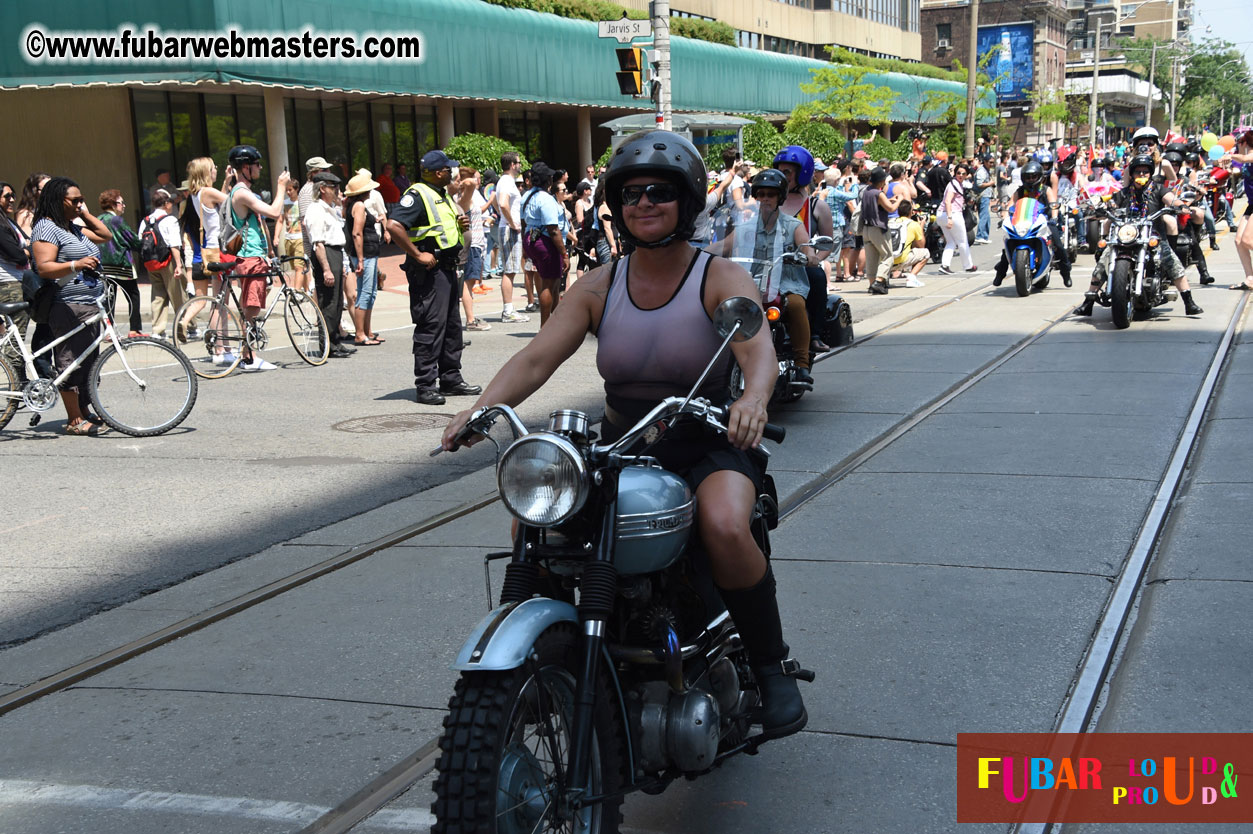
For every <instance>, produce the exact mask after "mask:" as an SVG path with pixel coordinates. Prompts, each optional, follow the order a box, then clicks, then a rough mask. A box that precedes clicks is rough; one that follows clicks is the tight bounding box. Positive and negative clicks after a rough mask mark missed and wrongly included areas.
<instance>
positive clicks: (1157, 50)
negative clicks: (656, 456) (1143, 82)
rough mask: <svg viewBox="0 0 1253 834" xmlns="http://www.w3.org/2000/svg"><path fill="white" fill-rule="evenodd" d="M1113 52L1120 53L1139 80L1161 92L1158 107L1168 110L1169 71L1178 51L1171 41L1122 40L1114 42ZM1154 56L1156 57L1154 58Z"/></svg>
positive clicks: (1150, 37)
mask: <svg viewBox="0 0 1253 834" xmlns="http://www.w3.org/2000/svg"><path fill="white" fill-rule="evenodd" d="M1115 43H1116V46H1114V47H1113V49H1114V51H1116V52H1121V53H1122V56H1123V59H1124V60H1126V62H1127V66H1128V67H1129V68H1131V69H1132V70H1134V71H1135V72H1136V73H1137V74H1138V75H1139V76H1140V77H1141V78H1143V79H1147V80H1148V81H1149V82H1151V83H1152V84H1153V85H1154V86H1155V87H1157V89H1159V90H1161V93H1162V100H1161V104H1160V105H1158V106H1160V107H1163V108H1165V109H1166V110H1169V109H1170V71H1171V62H1172V61H1173V60H1174V59H1175V57H1176V55H1178V54H1179V53H1180V50H1179V49H1178V48H1176V47H1175V46H1174V44H1173V42H1172V41H1167V40H1161V39H1159V38H1154V37H1152V36H1146V37H1143V38H1122V39H1120V40H1117V41H1115ZM1154 56H1156V57H1154ZM1150 67H1151V68H1152V69H1153V77H1152V78H1149V68H1150Z"/></svg>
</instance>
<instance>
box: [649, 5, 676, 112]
mask: <svg viewBox="0 0 1253 834" xmlns="http://www.w3.org/2000/svg"><path fill="white" fill-rule="evenodd" d="M651 6H652V9H651V11H652V15H651V16H652V19H653V50H654V51H653V69H654V72H655V73H656V75H655V76H654V84H653V97H654V100H655V101H656V103H657V127H659V128H660V129H662V130H671V129H672V125H671V121H670V0H653V2H652V3H651Z"/></svg>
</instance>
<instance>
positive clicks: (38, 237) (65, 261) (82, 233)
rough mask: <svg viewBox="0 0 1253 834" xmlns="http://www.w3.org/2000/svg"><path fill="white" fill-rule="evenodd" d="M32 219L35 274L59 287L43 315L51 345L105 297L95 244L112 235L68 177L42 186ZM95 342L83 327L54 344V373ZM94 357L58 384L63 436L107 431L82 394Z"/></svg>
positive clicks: (92, 333)
mask: <svg viewBox="0 0 1253 834" xmlns="http://www.w3.org/2000/svg"><path fill="white" fill-rule="evenodd" d="M34 221H35V225H34V227H33V228H32V229H31V256H32V260H33V261H34V265H35V271H36V272H37V273H38V274H39V277H40V278H42V279H43V280H44V281H56V282H57V284H58V286H59V289H58V291H57V295H56V299H55V300H54V301H53V302H52V308H51V309H50V310H49V311H48V325H49V327H51V329H52V339H53V341H55V340H57V339H60V338H61V337H63V336H66V335H67V334H69V333H70V332H71V331H72V330H74V329H75V328H76V327H78V326H79V325H80V324H82V323H84V322H86V321H89V320H90V319H91V317H92V316H94V315H96V312H97V309H96V300H97V299H99V298H100V296H101V295H102V294H103V293H104V276H102V275H101V274H100V272H99V269H100V247H99V246H98V245H97V244H100V243H104V242H105V241H107V240H111V239H112V238H113V235H112V233H111V232H110V231H109V229H108V227H107V226H105V225H104V224H103V223H101V222H100V220H99V219H97V218H96V216H95V215H93V214H92V213H91V211H90V210H89V209H88V208H87V201H86V200H84V199H83V192H82V191H81V190H80V189H79V187H78V183H76V182H74V180H72V179H70V178H69V177H53V178H51V179H50V180H48V182H47V183H46V184H45V185H44V187H43V191H41V192H40V194H39V202H38V204H37V205H36V207H35V216H34ZM80 223H81V224H82V225H79V224H80ZM95 340H96V332H95V331H94V330H93V329H92V328H90V327H85V328H83V329H82V330H80V331H79V332H78V333H75V334H74V335H73V336H70V337H69V338H68V339H66V340H65V341H63V342H61V344H59V345H57V347H56V349H55V350H54V359H55V361H56V368H57V372H58V373H60V372H61V371H64V370H65V369H66V368H68V367H69V366H70V365H71V364H73V363H74V360H75V359H77V358H78V357H79V356H80V355H82V354H83V353H84V352H85V351H87V350H88V349H89V348H91V346H92V343H93V342H95ZM96 353H97V351H95V350H92V351H91V352H90V354H88V355H87V356H84V357H83V361H82V362H81V363H79V365H78V367H77V368H75V369H74V371H73V372H72V373H71V374H70V375H69V376H67V377H66V378H65V380H64V381H63V382H62V383H61V402H62V403H63V404H64V405H65V413H66V415H67V416H68V417H69V422H68V423H67V424H66V426H65V433H66V434H71V435H80V436H81V435H90V436H95V435H97V434H100V433H101V432H102V431H107V429H105V428H104V421H102V420H100V419H99V418H98V417H96V416H95V415H93V414H92V413H91V409H90V400H89V399H88V396H87V375H88V371H89V369H90V368H91V367H92V364H93V363H94V361H95V358H96Z"/></svg>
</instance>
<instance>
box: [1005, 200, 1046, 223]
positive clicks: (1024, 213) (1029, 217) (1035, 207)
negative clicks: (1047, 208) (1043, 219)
mask: <svg viewBox="0 0 1253 834" xmlns="http://www.w3.org/2000/svg"><path fill="white" fill-rule="evenodd" d="M1043 213H1044V209H1042V208H1041V207H1040V201H1039V200H1035V199H1032V198H1031V197H1023V198H1022V199H1021V200H1019V201H1018V202H1016V203H1014V216H1013V218H1012V222H1013V224H1014V225H1015V226H1021V225H1023V224H1027V225H1030V224H1032V223H1034V222H1035V219H1036V218H1037V217H1039V216H1040V215H1041V214H1043Z"/></svg>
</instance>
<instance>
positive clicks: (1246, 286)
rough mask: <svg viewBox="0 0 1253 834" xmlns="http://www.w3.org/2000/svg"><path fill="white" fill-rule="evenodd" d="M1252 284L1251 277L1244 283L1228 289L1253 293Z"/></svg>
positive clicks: (1252, 278) (1252, 277)
mask: <svg viewBox="0 0 1253 834" xmlns="http://www.w3.org/2000/svg"><path fill="white" fill-rule="evenodd" d="M1250 282H1253V276H1249V277H1248V278H1245V279H1244V280H1243V281H1241V282H1240V283H1239V284H1232V285H1231V286H1230V287H1228V288H1227V289H1229V290H1245V291H1246V292H1253V283H1250Z"/></svg>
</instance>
